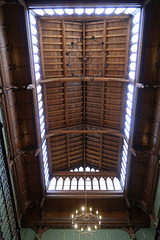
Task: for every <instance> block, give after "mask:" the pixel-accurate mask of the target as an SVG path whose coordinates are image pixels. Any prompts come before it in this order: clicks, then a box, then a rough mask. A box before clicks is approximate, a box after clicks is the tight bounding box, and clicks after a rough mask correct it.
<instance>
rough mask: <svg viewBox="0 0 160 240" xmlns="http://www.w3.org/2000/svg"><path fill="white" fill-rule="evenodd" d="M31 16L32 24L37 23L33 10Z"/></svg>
mask: <svg viewBox="0 0 160 240" xmlns="http://www.w3.org/2000/svg"><path fill="white" fill-rule="evenodd" d="M29 17H30V22H31V24H33V25H36V18H35V16H34V15H33V14H32V13H31V12H30V15H29Z"/></svg>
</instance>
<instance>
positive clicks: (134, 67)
mask: <svg viewBox="0 0 160 240" xmlns="http://www.w3.org/2000/svg"><path fill="white" fill-rule="evenodd" d="M129 68H130V70H132V71H135V70H136V63H135V62H132V63H130V65H129Z"/></svg>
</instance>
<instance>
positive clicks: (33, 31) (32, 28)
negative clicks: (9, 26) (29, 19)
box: [31, 25, 37, 35]
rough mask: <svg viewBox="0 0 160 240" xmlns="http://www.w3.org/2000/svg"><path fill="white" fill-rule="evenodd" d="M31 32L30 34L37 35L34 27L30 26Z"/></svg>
mask: <svg viewBox="0 0 160 240" xmlns="http://www.w3.org/2000/svg"><path fill="white" fill-rule="evenodd" d="M31 31H32V34H35V35H36V34H37V29H36V28H35V26H34V25H31Z"/></svg>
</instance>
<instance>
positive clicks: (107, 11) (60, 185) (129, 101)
mask: <svg viewBox="0 0 160 240" xmlns="http://www.w3.org/2000/svg"><path fill="white" fill-rule="evenodd" d="M84 14H85V15H92V14H94V15H102V14H103V16H105V15H106V16H107V15H122V14H132V15H133V18H132V28H131V42H130V53H129V63H128V79H129V80H130V81H131V83H130V84H129V85H128V88H127V93H126V106H125V118H124V119H125V120H124V135H125V138H124V139H123V147H122V159H121V170H120V182H121V185H122V187H124V186H125V181H126V173H127V161H128V144H129V139H130V130H131V124H132V110H133V100H134V81H135V79H136V70H137V55H138V42H139V28H140V18H141V9H140V8H122V7H117V8H114V7H107V8H44V9H30V10H29V17H30V30H31V41H32V52H33V65H34V77H35V80H36V82H37V87H36V89H37V105H38V111H39V129H40V135H41V143H42V144H41V147H42V156H43V166H44V167H43V168H44V176H45V185H46V188H48V186H49V164H48V151H47V141H46V139H45V134H46V124H45V114H44V103H43V92H42V86H41V85H40V83H39V80H42V75H41V72H42V70H41V66H40V50H39V40H38V33H37V16H39V17H40V16H52V15H55V16H61V15H70V16H72V15H84ZM71 171H73V172H76V171H78V172H82V171H83V169H82V167H81V168H77V170H75V169H72V170H71ZM89 171H91V172H92V169H91V168H90V170H89ZM89 171H88V172H89ZM95 171H97V170H95ZM86 172H87V168H86ZM87 179H88V180H87V181H88V182H87V188H88V190H91V189H93V190H98V189H101V188H102V189H103V190H105V188H106V189H108V190H118V189H119V188H120V187H119V186H120V185H119V182H118V181H119V180H117V179H116V178H113V179H112V178H102V179H100V180H99V179H97V178H95V179H90V178H87ZM79 181H80V183H79ZM91 182H92V184H91ZM98 182H99V183H98ZM93 183H94V187H93ZM78 184H79V185H78ZM99 184H100V185H99ZM91 185H92V187H91ZM51 186H54V187H55V188H54V189H55V190H62V189H63V190H69V189H72V190H75V189H76V190H80V189H82V188H83V178H81V179H76V178H75V179H74V180H73V179H72V181H71V180H70V179H69V178H67V177H66V178H65V179H63V178H53V179H52V180H51V182H50V186H49V189H50V188H51ZM69 186H70V187H69ZM75 186H77V187H75ZM99 186H100V187H99ZM52 189H53V187H52Z"/></svg>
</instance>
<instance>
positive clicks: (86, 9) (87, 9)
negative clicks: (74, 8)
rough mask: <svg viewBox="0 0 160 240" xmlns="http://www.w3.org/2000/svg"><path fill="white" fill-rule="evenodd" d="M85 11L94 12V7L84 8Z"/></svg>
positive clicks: (87, 12)
mask: <svg viewBox="0 0 160 240" xmlns="http://www.w3.org/2000/svg"><path fill="white" fill-rule="evenodd" d="M85 13H86V14H88V15H90V14H93V13H94V8H85Z"/></svg>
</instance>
